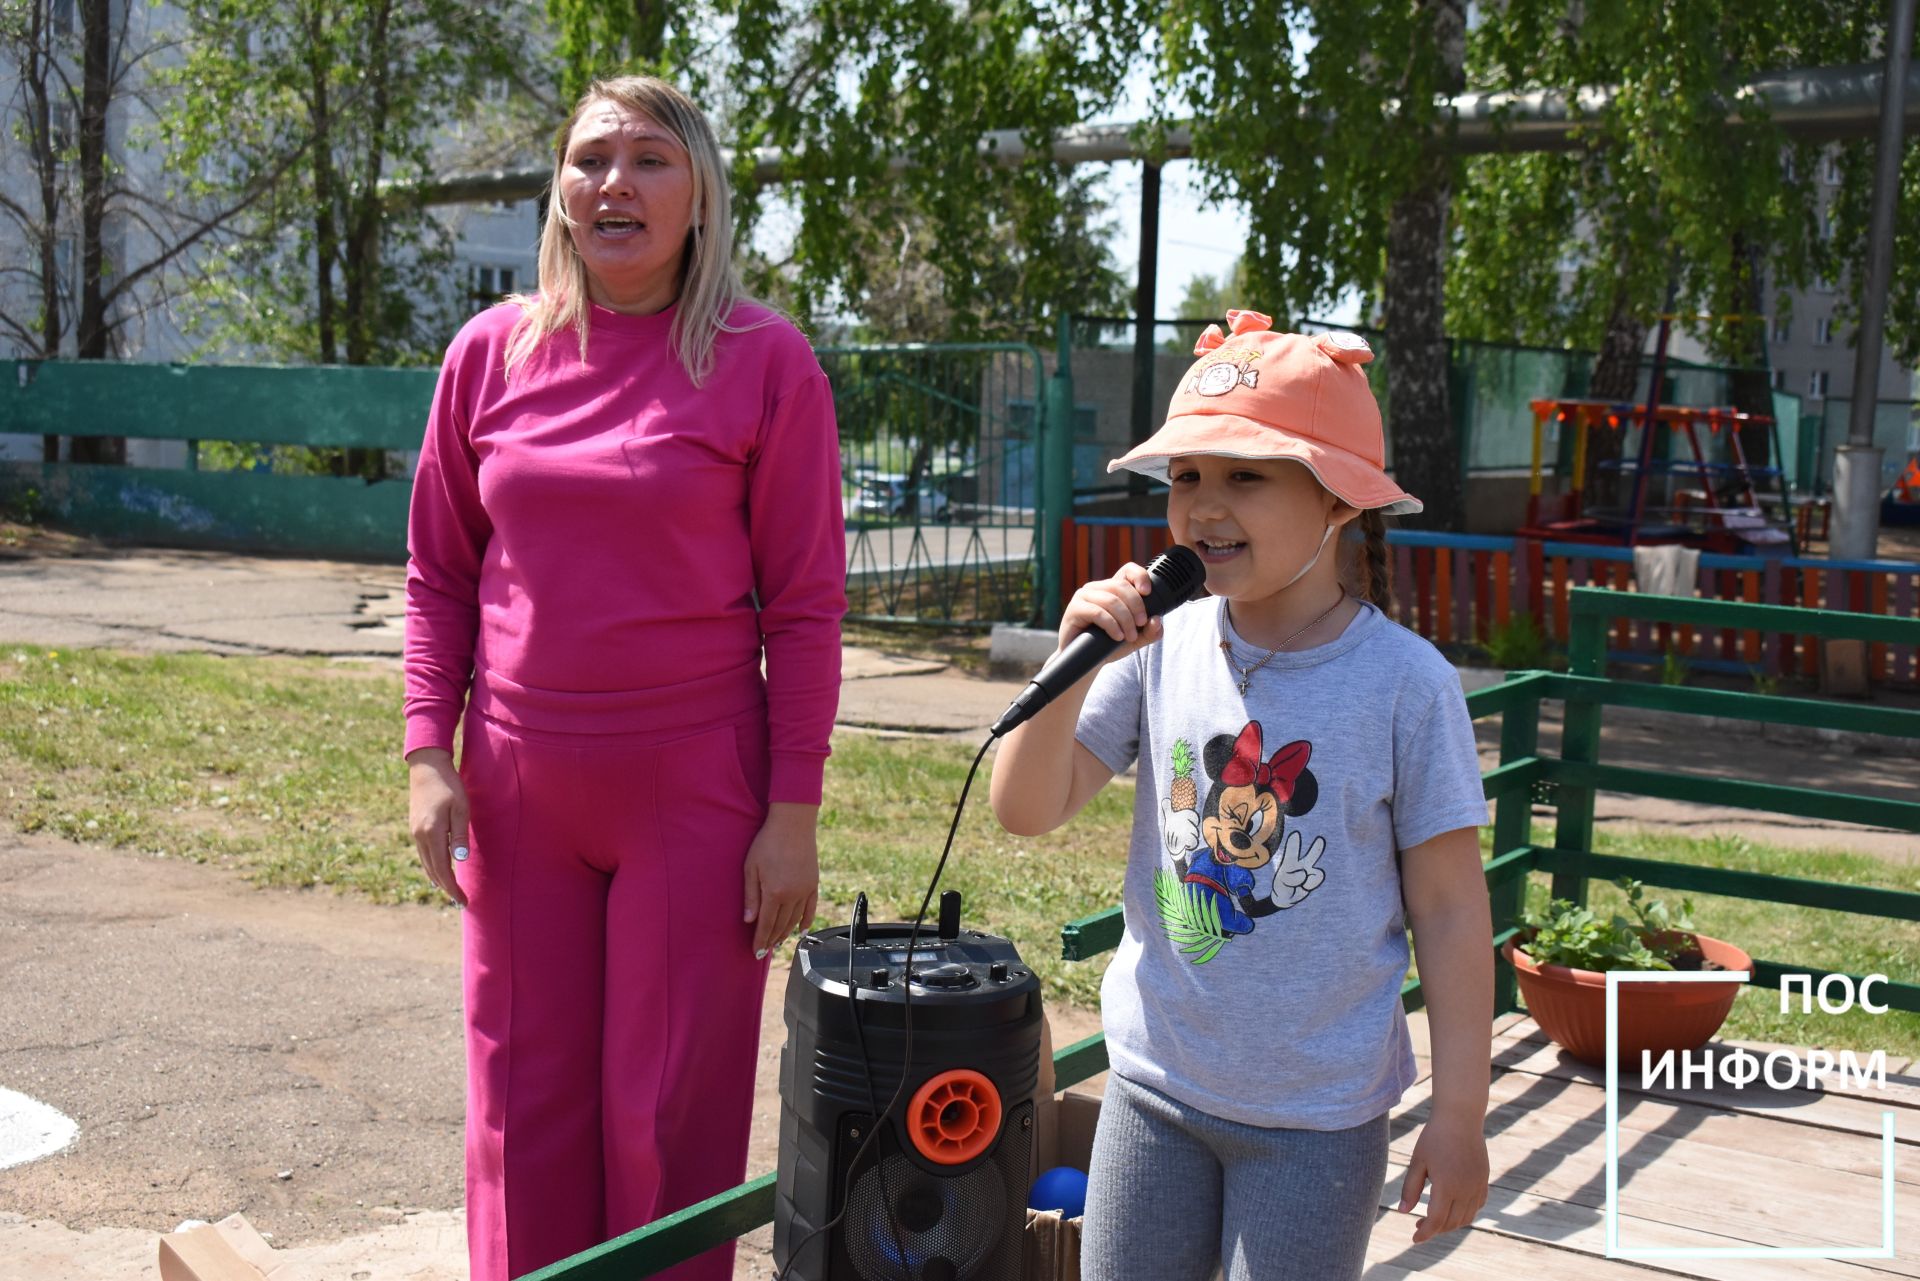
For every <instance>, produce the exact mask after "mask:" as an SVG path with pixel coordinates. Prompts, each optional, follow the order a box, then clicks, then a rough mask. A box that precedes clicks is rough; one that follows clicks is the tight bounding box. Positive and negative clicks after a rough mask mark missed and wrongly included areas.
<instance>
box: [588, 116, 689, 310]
mask: <svg viewBox="0 0 1920 1281" xmlns="http://www.w3.org/2000/svg"><path fill="white" fill-rule="evenodd" d="M560 198H561V200H562V201H563V202H564V207H565V208H566V211H567V216H568V217H569V218H570V219H572V221H573V226H572V228H570V234H571V236H572V237H573V247H574V249H575V250H576V251H577V252H578V253H579V255H580V261H581V262H582V263H584V264H585V265H586V269H587V294H588V296H589V297H590V298H592V299H593V301H595V302H597V303H599V304H600V305H601V306H603V307H611V308H612V309H613V310H615V311H626V312H633V313H636V314H641V315H645V314H650V313H652V312H656V311H660V310H662V309H663V308H665V307H667V306H668V305H669V304H671V303H672V302H673V300H674V299H675V298H677V297H679V294H680V265H681V260H682V255H683V253H684V252H685V249H686V244H687V233H688V229H689V228H690V227H691V226H692V224H693V167H692V163H691V160H690V158H689V157H688V155H687V149H686V148H685V147H683V146H681V145H680V144H679V143H678V142H676V141H675V140H674V138H673V136H672V135H671V134H669V133H668V132H667V131H666V130H665V129H663V128H662V127H661V126H660V125H659V124H657V123H655V122H654V121H653V120H650V119H649V118H647V117H646V116H643V115H641V114H640V113H639V112H637V111H635V110H633V109H632V108H630V107H626V106H622V105H621V104H620V103H617V102H611V101H607V100H604V99H602V100H600V101H596V102H592V103H589V104H588V105H587V108H586V110H584V111H582V112H581V113H580V119H579V120H578V121H576V122H575V123H574V126H573V132H572V133H571V134H569V135H568V136H567V152H566V158H565V159H564V160H563V161H562V162H561V166H560Z"/></svg>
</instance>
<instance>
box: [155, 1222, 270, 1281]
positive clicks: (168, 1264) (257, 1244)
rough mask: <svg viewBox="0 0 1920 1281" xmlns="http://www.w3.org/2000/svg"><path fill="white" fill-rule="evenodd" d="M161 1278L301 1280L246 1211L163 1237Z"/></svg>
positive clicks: (167, 1280) (175, 1280) (180, 1280)
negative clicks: (250, 1220)
mask: <svg viewBox="0 0 1920 1281" xmlns="http://www.w3.org/2000/svg"><path fill="white" fill-rule="evenodd" d="M160 1281H300V1271H299V1269H297V1268H295V1267H294V1266H293V1265H292V1264H290V1263H288V1262H287V1261H286V1260H285V1259H283V1258H281V1257H279V1256H277V1255H275V1254H274V1252H273V1247H272V1246H270V1245H268V1244H267V1242H266V1238H264V1237H262V1236H261V1235H260V1234H259V1232H257V1231H255V1230H254V1226H253V1225H252V1224H251V1223H248V1222H247V1220H246V1216H245V1215H240V1214H230V1215H228V1216H227V1217H226V1218H224V1219H222V1220H220V1222H218V1223H213V1224H209V1225H207V1226H206V1227H203V1228H195V1229H193V1230H192V1231H191V1232H173V1233H169V1234H168V1235H166V1236H163V1237H161V1238H160Z"/></svg>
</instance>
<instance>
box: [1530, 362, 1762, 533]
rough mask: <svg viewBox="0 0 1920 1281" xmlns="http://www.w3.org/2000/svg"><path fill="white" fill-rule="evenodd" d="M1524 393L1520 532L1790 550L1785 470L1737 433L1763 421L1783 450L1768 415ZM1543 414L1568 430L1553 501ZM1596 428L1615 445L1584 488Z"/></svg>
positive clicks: (1758, 425)
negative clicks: (1525, 465)
mask: <svg viewBox="0 0 1920 1281" xmlns="http://www.w3.org/2000/svg"><path fill="white" fill-rule="evenodd" d="M1529 403H1530V405H1531V407H1532V410H1533V465H1532V473H1531V476H1530V478H1529V480H1528V484H1527V517H1526V523H1525V525H1524V526H1523V527H1522V528H1521V529H1520V530H1518V531H1517V532H1518V533H1519V535H1520V536H1521V537H1525V538H1540V539H1547V540H1551V541H1555V542H1563V543H1600V544H1608V545H1613V546H1627V547H1630V546H1634V545H1636V544H1641V545H1644V544H1653V543H1684V544H1686V545H1688V546H1693V547H1699V548H1702V549H1703V550H1706V551H1711V552H1720V553H1723V554H1729V555H1738V554H1746V555H1762V556H1783V555H1787V554H1789V552H1791V551H1792V550H1793V543H1794V536H1793V532H1792V531H1793V504H1792V498H1791V495H1790V494H1789V493H1788V491H1787V488H1786V483H1785V473H1784V472H1783V471H1782V469H1781V468H1779V467H1777V466H1770V465H1765V464H1759V463H1754V462H1752V461H1750V460H1749V459H1748V458H1747V454H1746V449H1745V446H1744V445H1743V444H1742V442H1741V433H1742V432H1743V431H1746V430H1750V429H1755V428H1764V429H1766V430H1767V431H1769V432H1770V433H1771V434H1772V437H1773V441H1772V453H1773V456H1774V457H1775V458H1778V457H1780V442H1779V434H1778V431H1777V429H1776V425H1775V423H1774V420H1773V419H1772V418H1771V417H1770V416H1768V415H1765V414H1747V413H1742V412H1740V411H1738V410H1735V409H1730V408H1724V407H1718V406H1715V407H1699V406H1692V405H1658V406H1655V407H1654V409H1653V411H1652V413H1651V414H1649V413H1648V412H1647V410H1646V409H1645V408H1644V407H1642V406H1640V405H1635V404H1631V403H1627V402H1618V401H1601V400H1545V399H1543V400H1535V401H1531V402H1529ZM1549 423H1551V424H1554V426H1555V427H1556V428H1558V429H1561V430H1568V431H1571V432H1572V433H1573V442H1572V458H1571V465H1570V466H1569V467H1568V469H1567V471H1566V472H1565V473H1564V475H1563V476H1562V477H1561V478H1560V479H1561V480H1562V481H1563V482H1564V483H1563V487H1562V489H1561V492H1560V493H1559V494H1558V495H1557V502H1556V501H1554V500H1550V499H1548V498H1547V496H1546V494H1545V489H1546V484H1545V471H1546V456H1545V455H1546V442H1547V429H1548V424H1549ZM1703 428H1704V429H1705V434H1704V436H1703V434H1702V429H1703ZM1597 431H1606V432H1614V433H1618V434H1619V441H1618V444H1619V448H1618V449H1614V450H1609V451H1607V452H1608V453H1609V454H1612V455H1614V456H1612V457H1607V458H1604V459H1602V460H1600V461H1599V462H1598V463H1597V464H1596V465H1594V466H1593V467H1592V468H1591V471H1592V473H1593V476H1594V478H1595V480H1596V482H1598V481H1606V482H1609V483H1608V485H1607V487H1606V490H1605V491H1603V492H1602V493H1600V494H1598V495H1590V494H1589V493H1588V492H1587V478H1588V473H1589V470H1590V469H1589V466H1588V460H1589V458H1590V457H1591V456H1592V447H1593V440H1594V433H1595V432H1597ZM1680 445H1684V446H1685V452H1684V453H1683V454H1682V453H1678V452H1677V446H1680ZM1556 471H1558V468H1556ZM1595 488H1596V489H1598V488H1600V486H1599V485H1598V484H1596V486H1595Z"/></svg>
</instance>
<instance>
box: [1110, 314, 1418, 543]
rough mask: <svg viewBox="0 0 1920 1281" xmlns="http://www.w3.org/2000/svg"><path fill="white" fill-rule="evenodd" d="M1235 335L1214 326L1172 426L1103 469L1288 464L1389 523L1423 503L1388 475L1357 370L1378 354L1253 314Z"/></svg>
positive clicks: (1173, 409)
mask: <svg viewBox="0 0 1920 1281" xmlns="http://www.w3.org/2000/svg"><path fill="white" fill-rule="evenodd" d="M1227 324H1228V326H1229V327H1230V328H1231V330H1232V333H1230V334H1222V333H1221V332H1220V326H1218V325H1208V326H1207V330H1206V332H1205V333H1203V334H1201V335H1200V341H1199V342H1197V343H1195V344H1194V345H1193V354H1194V355H1196V356H1198V357H1199V358H1200V359H1199V360H1198V361H1196V362H1195V363H1194V366H1193V368H1192V369H1190V370H1188V371H1187V373H1186V374H1185V376H1183V377H1182V378H1181V380H1180V385H1179V387H1178V388H1176V389H1175V390H1174V393H1173V402H1172V403H1171V404H1170V405H1168V406H1167V421H1166V423H1165V424H1164V425H1162V426H1161V428H1160V430H1159V431H1157V432H1155V433H1154V434H1153V435H1152V437H1151V438H1149V439H1148V440H1147V441H1146V442H1145V443H1143V444H1140V445H1136V446H1135V447H1134V448H1133V449H1132V450H1130V451H1129V452H1128V453H1127V455H1126V456H1125V457H1124V458H1118V459H1115V460H1114V461H1113V462H1111V463H1108V464H1107V470H1108V471H1110V472H1113V471H1120V470H1123V469H1124V470H1126V471H1131V472H1138V473H1139V474H1140V475H1142V476H1149V477H1151V478H1153V479H1154V480H1157V481H1160V482H1162V483H1165V482H1166V479H1167V464H1168V462H1169V461H1170V460H1172V459H1174V458H1178V457H1180V456H1182V455H1184V454H1217V455H1223V456H1225V457H1228V458H1291V459H1293V460H1294V461H1295V462H1298V463H1302V464H1304V465H1305V466H1306V468H1307V470H1309V471H1311V472H1312V473H1313V474H1314V476H1315V478H1317V479H1318V480H1319V482H1320V483H1321V484H1322V485H1324V486H1325V487H1326V488H1327V489H1328V490H1329V491H1331V492H1332V493H1333V494H1334V495H1335V496H1336V497H1338V498H1340V499H1342V500H1343V501H1344V502H1346V503H1347V504H1348V505H1349V506H1352V507H1358V508H1360V509H1361V510H1363V511H1364V510H1366V509H1368V508H1375V509H1378V510H1379V511H1380V512H1381V513H1383V514H1385V515H1389V516H1394V515H1405V514H1409V513H1412V512H1417V511H1419V510H1420V508H1421V505H1420V500H1419V499H1417V498H1415V497H1414V496H1413V495H1412V494H1409V493H1407V492H1406V491H1405V490H1403V489H1401V488H1400V487H1399V486H1398V485H1396V484H1394V483H1393V480H1392V478H1391V477H1389V476H1388V475H1387V472H1386V437H1385V436H1384V434H1383V433H1382V432H1381V429H1380V405H1379V403H1378V402H1376V401H1375V400H1374V398H1373V389H1372V388H1371V387H1369V386H1367V375H1366V374H1365V372H1363V371H1362V370H1361V368H1360V366H1362V365H1364V364H1366V363H1367V362H1368V361H1370V360H1372V359H1373V349H1372V348H1371V347H1369V346H1367V340H1366V339H1364V338H1362V337H1361V336H1360V335H1358V334H1350V333H1329V334H1283V333H1275V332H1274V330H1273V318H1272V317H1271V316H1263V315H1261V314H1260V313H1259V312H1257V311H1229V312H1228V313H1227Z"/></svg>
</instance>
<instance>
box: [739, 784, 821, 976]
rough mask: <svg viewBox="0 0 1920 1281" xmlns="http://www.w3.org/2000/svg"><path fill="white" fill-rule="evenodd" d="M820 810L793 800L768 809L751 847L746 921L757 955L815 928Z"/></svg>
mask: <svg viewBox="0 0 1920 1281" xmlns="http://www.w3.org/2000/svg"><path fill="white" fill-rule="evenodd" d="M819 817H820V807H819V806H817V805H800V804H796V803H794V802H790V801H775V802H774V803H772V804H771V805H769V806H767V821H766V822H765V823H763V824H761V825H760V834H759V835H758V836H755V837H754V838H753V844H752V845H749V846H748V847H747V866H746V894H747V913H746V917H745V918H744V919H746V920H747V921H749V922H751V923H752V924H753V955H754V957H755V958H756V959H758V958H760V957H764V956H765V955H766V954H767V953H768V952H770V951H772V950H773V948H774V947H775V946H777V945H778V944H779V942H780V940H782V939H784V938H786V937H787V936H788V935H789V934H791V933H793V932H794V930H795V929H797V928H805V927H806V926H808V925H811V924H813V912H814V908H815V907H817V906H818V905H819V902H820V854H819V850H818V847H817V845H816V836H815V829H816V827H817V826H818V822H819Z"/></svg>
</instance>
